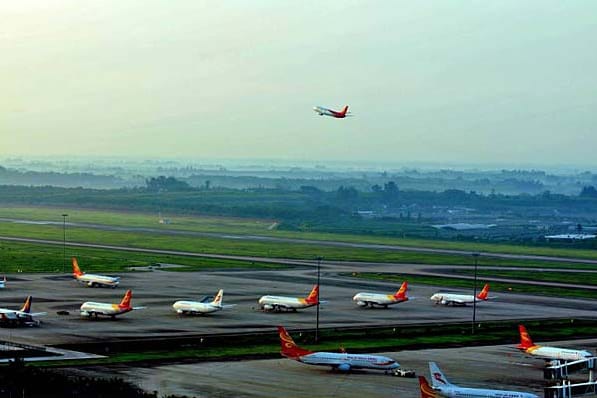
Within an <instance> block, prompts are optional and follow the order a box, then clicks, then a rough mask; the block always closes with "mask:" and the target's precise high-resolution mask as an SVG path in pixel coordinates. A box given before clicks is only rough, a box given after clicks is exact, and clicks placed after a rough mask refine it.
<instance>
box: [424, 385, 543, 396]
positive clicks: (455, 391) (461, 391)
mask: <svg viewBox="0 0 597 398" xmlns="http://www.w3.org/2000/svg"><path fill="white" fill-rule="evenodd" d="M433 390H434V391H436V392H438V393H440V394H441V395H442V396H444V397H447V398H539V396H538V395H535V394H530V393H526V392H518V391H507V390H489V389H485V388H464V387H458V386H454V385H450V386H445V387H434V388H433Z"/></svg>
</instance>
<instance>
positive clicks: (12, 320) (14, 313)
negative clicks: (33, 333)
mask: <svg viewBox="0 0 597 398" xmlns="http://www.w3.org/2000/svg"><path fill="white" fill-rule="evenodd" d="M32 301H33V298H32V297H31V296H28V297H27V299H26V300H25V304H23V306H22V307H21V309H20V310H9V309H6V308H0V323H3V324H10V325H17V324H22V325H28V326H34V325H39V321H38V320H36V319H35V318H36V317H38V316H43V315H46V314H47V313H46V312H31V302H32Z"/></svg>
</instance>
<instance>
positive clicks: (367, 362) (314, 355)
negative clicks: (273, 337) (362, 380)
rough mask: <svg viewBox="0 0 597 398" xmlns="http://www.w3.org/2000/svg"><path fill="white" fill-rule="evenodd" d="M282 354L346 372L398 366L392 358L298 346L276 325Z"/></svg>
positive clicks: (306, 362) (310, 363) (387, 369)
mask: <svg viewBox="0 0 597 398" xmlns="http://www.w3.org/2000/svg"><path fill="white" fill-rule="evenodd" d="M278 333H279V335H280V346H281V348H282V350H281V354H282V356H284V357H286V358H290V359H294V360H295V361H299V362H302V363H305V364H308V365H319V366H331V367H332V369H338V370H341V371H343V372H348V371H350V370H352V369H375V370H383V371H385V372H388V371H390V370H392V369H396V368H398V367H400V365H399V364H398V363H397V362H396V361H394V360H393V359H392V358H388V357H382V356H380V355H370V354H349V353H346V352H313V351H309V350H306V349H304V348H300V347H298V346H297V345H296V344H295V342H294V340H292V337H290V335H289V334H288V332H287V331H286V329H284V327H283V326H278Z"/></svg>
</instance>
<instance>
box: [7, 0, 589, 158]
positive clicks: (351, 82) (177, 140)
mask: <svg viewBox="0 0 597 398" xmlns="http://www.w3.org/2000/svg"><path fill="white" fill-rule="evenodd" d="M0 54H1V55H0V88H1V92H2V95H1V96H0V109H1V110H2V114H1V116H0V156H13V155H21V156H40V155H41V156H43V155H59V156H67V155H69V154H76V155H78V156H88V155H96V156H97V155H104V156H105V155H117V156H129V155H130V156H136V157H137V156H143V157H158V156H164V157H185V158H196V159H204V158H270V159H272V158H279V159H300V160H359V161H362V160H374V161H392V162H409V161H420V162H424V161H433V162H442V161H446V162H458V163H472V162H476V163H479V162H480V163H483V162H491V163H503V164H506V165H507V164H509V163H516V164H519V163H541V164H550V163H567V164H589V165H595V164H597V156H596V154H595V148H597V127H596V126H597V1H593V0H586V1H581V0H575V1H561V0H558V1H549V0H538V1H531V0H525V1H520V0H510V1H508V0H500V1H487V0H479V1H457V0H453V1H440V0H437V1H422V0H412V1H397V0H389V1H349V0H342V1H308V0H301V1H283V0H272V1H255V0H246V1H225V0H219V1H200V0H188V1H186V0H176V1H172V0H163V1H153V0H143V1H141V0H137V1H129V0H105V1H91V0H90V1H81V0H72V1H70V0H53V1H47V0H29V1H27V0H24V1H2V2H0ZM345 104H348V105H350V107H351V110H352V112H353V113H354V115H355V117H353V118H350V119H344V120H335V119H331V118H326V117H320V116H318V115H316V114H315V113H314V112H313V111H312V110H311V108H312V107H313V106H314V105H323V106H329V107H332V108H341V107H342V106H343V105H345Z"/></svg>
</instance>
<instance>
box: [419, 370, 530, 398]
mask: <svg viewBox="0 0 597 398" xmlns="http://www.w3.org/2000/svg"><path fill="white" fill-rule="evenodd" d="M429 371H430V372H431V384H432V385H431V386H430V385H429V383H428V382H427V379H425V377H423V376H419V387H420V389H421V398H438V397H447V398H463V397H466V398H539V396H538V395H535V394H530V393H528V392H518V391H507V390H490V389H487V388H466V387H459V386H457V385H454V384H452V383H450V382H449V381H448V379H447V378H446V376H444V374H443V373H442V371H441V370H440V369H439V367H438V366H437V365H436V364H435V362H429Z"/></svg>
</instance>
